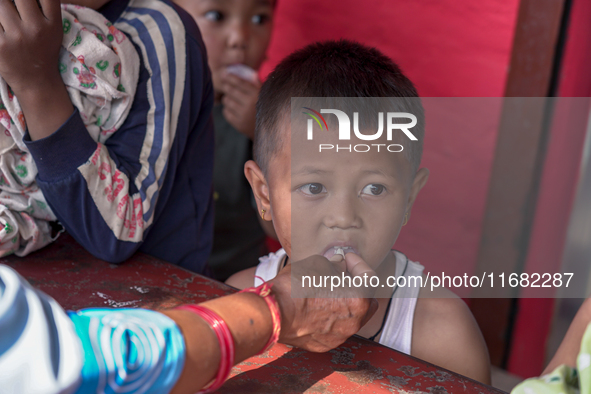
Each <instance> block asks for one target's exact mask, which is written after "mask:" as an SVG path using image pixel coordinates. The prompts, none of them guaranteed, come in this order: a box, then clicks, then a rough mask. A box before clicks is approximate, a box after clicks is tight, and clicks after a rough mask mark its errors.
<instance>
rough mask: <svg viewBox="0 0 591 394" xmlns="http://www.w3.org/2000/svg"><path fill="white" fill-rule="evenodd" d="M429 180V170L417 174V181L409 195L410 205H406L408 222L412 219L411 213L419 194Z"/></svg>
mask: <svg viewBox="0 0 591 394" xmlns="http://www.w3.org/2000/svg"><path fill="white" fill-rule="evenodd" d="M428 179H429V170H428V169H426V168H421V169H420V170H418V171H417V173H416V174H415V179H414V180H413V182H412V186H411V187H410V194H409V195H408V203H407V204H406V213H407V215H408V217H407V220H408V219H410V211H411V210H412V206H413V204H414V203H415V200H416V199H417V196H418V195H419V192H420V191H421V189H422V188H423V186H425V184H426V183H427V180H428Z"/></svg>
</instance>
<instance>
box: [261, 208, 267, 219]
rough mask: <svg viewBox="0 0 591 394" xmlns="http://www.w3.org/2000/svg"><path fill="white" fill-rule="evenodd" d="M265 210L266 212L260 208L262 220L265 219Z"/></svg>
mask: <svg viewBox="0 0 591 394" xmlns="http://www.w3.org/2000/svg"><path fill="white" fill-rule="evenodd" d="M265 212H267V211H265V210H264V209H261V218H262V219H263V220H265Z"/></svg>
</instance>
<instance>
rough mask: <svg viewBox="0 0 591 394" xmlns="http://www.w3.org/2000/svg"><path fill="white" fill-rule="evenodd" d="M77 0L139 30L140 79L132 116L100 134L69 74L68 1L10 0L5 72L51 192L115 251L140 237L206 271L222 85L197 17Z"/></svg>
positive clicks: (78, 227) (133, 34) (134, 36)
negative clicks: (214, 78)
mask: <svg viewBox="0 0 591 394" xmlns="http://www.w3.org/2000/svg"><path fill="white" fill-rule="evenodd" d="M67 2H68V3H75V4H77V5H81V6H86V7H89V8H93V9H95V10H98V11H99V12H100V13H101V14H102V15H103V16H105V17H106V18H107V19H108V20H109V21H110V22H111V23H112V24H113V27H114V28H116V29H118V30H119V31H122V32H123V33H124V34H126V35H127V36H128V38H130V39H131V41H132V42H133V44H134V46H135V48H136V50H137V52H138V54H139V57H140V69H139V80H138V88H137V92H136V95H135V98H134V103H133V106H132V108H131V110H130V112H129V114H128V117H127V119H126V121H125V122H124V123H123V125H122V126H121V127H120V128H119V130H118V131H117V132H116V133H115V134H114V135H113V136H112V137H111V138H110V139H109V140H108V141H107V142H106V143H105V144H100V143H99V144H97V143H96V142H94V140H93V139H92V138H91V137H90V135H89V133H88V131H87V130H86V128H85V126H84V124H83V122H82V119H81V117H80V114H79V112H78V110H77V109H74V107H73V105H72V103H71V101H70V98H69V96H68V93H67V91H66V88H65V86H64V83H63V81H62V79H61V77H60V72H59V67H58V54H59V51H60V46H61V43H62V36H63V31H64V29H66V26H65V25H62V17H61V10H60V3H59V1H55V0H41V1H39V2H37V0H20V1H16V2H15V4H13V3H12V2H8V1H1V2H0V32H2V33H1V34H0V75H1V76H2V77H3V78H4V80H5V81H6V82H7V83H8V85H10V87H11V88H12V91H13V92H14V94H15V96H16V97H17V98H18V100H19V102H20V104H21V106H22V110H23V113H24V117H25V120H26V124H27V128H28V133H27V135H26V136H25V138H24V141H25V144H26V146H27V148H28V149H29V151H30V152H31V154H32V155H33V158H34V159H35V163H36V165H37V168H38V171H39V173H38V176H37V182H38V185H39V187H40V188H41V190H42V192H43V195H44V196H45V198H46V199H47V202H48V203H49V205H50V207H51V208H52V210H53V212H54V213H55V215H56V216H57V218H58V220H59V221H60V222H61V223H62V224H63V226H64V227H65V228H66V230H67V231H68V232H69V233H70V234H71V235H72V236H73V237H74V238H75V239H76V240H77V241H78V242H79V243H80V244H82V245H83V246H84V247H85V248H86V249H87V250H88V251H89V252H91V253H92V254H94V255H95V256H97V257H99V258H101V259H103V260H106V261H110V262H121V261H123V260H125V259H126V258H128V257H129V256H130V255H132V254H133V253H134V252H135V251H136V250H138V249H139V250H141V251H143V252H146V253H148V254H151V255H153V256H156V257H159V258H162V259H164V260H167V261H169V262H171V263H174V264H179V265H181V266H183V267H185V268H188V269H190V270H193V271H196V272H203V271H204V269H205V263H206V260H207V257H208V255H209V253H210V250H211V242H212V224H213V212H212V204H213V201H212V193H211V185H212V166H213V124H212V119H211V108H212V105H213V89H212V85H211V79H210V75H209V71H208V68H207V62H206V57H205V48H204V46H203V42H202V41H201V37H200V34H199V31H198V29H197V26H196V25H195V23H194V22H193V21H192V20H191V18H190V16H188V15H187V14H186V13H184V11H182V10H180V11H179V10H178V9H176V8H175V7H174V6H173V5H172V4H171V2H170V1H158V0H131V1H128V0H125V1H123V0H122V1H107V0H78V1H75V0H68V1H67ZM106 39H110V40H111V39H115V40H117V39H118V38H117V35H116V34H115V35H113V36H110V37H106ZM91 66H92V65H91ZM97 67H98V66H97ZM89 68H90V67H89Z"/></svg>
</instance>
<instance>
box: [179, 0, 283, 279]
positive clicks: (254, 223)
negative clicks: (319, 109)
mask: <svg viewBox="0 0 591 394" xmlns="http://www.w3.org/2000/svg"><path fill="white" fill-rule="evenodd" d="M175 1H176V3H177V4H179V5H180V6H181V7H183V8H185V9H186V10H187V11H188V12H189V13H190V14H191V15H192V16H193V18H194V19H195V21H196V22H197V25H198V26H199V29H200V31H201V33H202V34H203V41H204V42H205V47H206V48H207V57H208V63H209V67H210V69H211V73H212V79H213V87H214V91H215V105H214V108H213V118H214V124H215V138H216V141H215V164H214V199H215V220H214V237H213V250H212V253H211V256H210V258H209V266H210V267H211V268H212V270H213V272H214V274H215V276H216V278H218V279H220V280H225V279H227V278H228V276H230V275H231V274H233V273H235V272H238V271H240V270H242V269H244V268H248V267H252V266H254V265H256V264H257V263H258V258H259V256H261V255H264V254H266V253H267V250H266V247H265V232H264V231H263V229H262V227H261V223H260V222H259V220H258V215H257V213H256V210H255V207H254V200H253V197H252V191H251V189H250V186H249V184H248V181H247V180H246V178H245V177H244V163H246V162H247V161H248V160H250V159H252V138H253V135H254V125H255V104H256V100H257V98H258V93H259V90H260V87H261V85H260V82H259V80H258V78H257V76H256V72H255V71H254V70H257V69H258V68H259V66H260V65H261V63H262V61H263V60H264V56H265V51H266V49H267V46H268V44H269V40H270V38H271V29H272V20H273V6H274V0H263V1H261V0H225V1H215V0H175ZM236 68H241V69H243V70H248V71H250V72H246V73H245V74H242V76H241V77H239V76H237V75H235V74H234V73H232V69H236Z"/></svg>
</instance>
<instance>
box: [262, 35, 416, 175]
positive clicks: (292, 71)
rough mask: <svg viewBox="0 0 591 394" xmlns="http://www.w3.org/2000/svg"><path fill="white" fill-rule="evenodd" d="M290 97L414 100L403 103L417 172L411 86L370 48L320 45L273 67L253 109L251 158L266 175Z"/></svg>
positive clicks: (277, 147)
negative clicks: (410, 121)
mask: <svg viewBox="0 0 591 394" xmlns="http://www.w3.org/2000/svg"><path fill="white" fill-rule="evenodd" d="M292 97H417V99H416V100H402V101H403V102H405V103H406V104H407V105H406V110H407V111H408V112H411V113H412V114H414V115H415V116H416V117H417V119H418V123H417V126H416V127H414V128H413V129H412V130H413V131H412V132H413V134H414V135H415V136H416V137H417V139H418V141H416V142H414V143H413V144H411V147H409V146H408V144H406V146H405V151H407V152H406V153H407V155H408V159H409V161H410V162H411V164H412V166H413V168H414V170H415V171H416V169H417V168H418V166H419V164H420V161H421V155H422V150H423V136H424V114H423V108H422V105H421V104H420V100H419V99H418V97H419V96H418V93H417V91H416V89H415V87H414V85H413V83H412V82H411V81H410V80H409V79H408V78H407V77H406V76H405V75H404V74H403V73H402V71H401V70H400V68H399V67H398V65H396V64H395V63H394V62H393V61H392V60H391V59H390V58H388V57H387V56H385V55H384V54H382V53H381V52H380V51H378V50H377V49H375V48H371V47H368V46H365V45H362V44H359V43H356V42H353V41H349V40H339V41H324V42H319V43H314V44H311V45H308V46H307V47H305V48H303V49H300V50H298V51H296V52H294V53H292V54H291V55H289V56H288V57H286V58H285V59H284V60H283V61H281V63H279V64H278V65H277V67H276V68H275V70H273V72H272V73H271V74H269V76H268V78H267V80H266V81H265V83H264V84H263V86H262V88H261V91H260V94H259V99H258V101H257V105H256V110H257V115H256V129H255V142H254V159H255V161H256V162H257V164H258V165H259V167H260V168H261V170H262V171H263V172H264V173H265V174H267V167H268V164H269V161H270V159H271V157H272V155H273V154H275V153H276V152H278V151H279V150H280V149H281V147H282V144H283V141H282V136H281V135H280V134H281V133H279V128H280V125H281V122H282V121H284V119H289V117H288V115H289V112H290V110H291V98H292Z"/></svg>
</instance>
